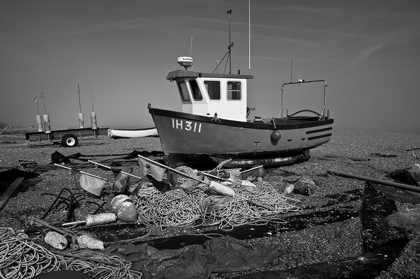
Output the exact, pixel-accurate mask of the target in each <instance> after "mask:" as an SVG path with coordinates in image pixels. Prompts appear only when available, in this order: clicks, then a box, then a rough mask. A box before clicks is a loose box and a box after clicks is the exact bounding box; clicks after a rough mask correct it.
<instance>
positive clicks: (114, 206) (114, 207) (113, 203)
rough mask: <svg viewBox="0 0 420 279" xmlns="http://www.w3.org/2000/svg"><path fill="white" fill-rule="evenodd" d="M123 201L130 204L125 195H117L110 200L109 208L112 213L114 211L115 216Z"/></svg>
mask: <svg viewBox="0 0 420 279" xmlns="http://www.w3.org/2000/svg"><path fill="white" fill-rule="evenodd" d="M125 201H130V202H132V200H131V199H130V198H129V197H128V196H127V195H118V196H115V197H114V198H113V199H112V200H111V207H112V211H114V213H115V214H117V211H118V208H119V207H120V206H121V204H122V203H123V202H125Z"/></svg>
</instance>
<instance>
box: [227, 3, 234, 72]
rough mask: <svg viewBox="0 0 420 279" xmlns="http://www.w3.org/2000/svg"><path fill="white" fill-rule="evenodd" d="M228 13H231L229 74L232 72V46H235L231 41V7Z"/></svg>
mask: <svg viewBox="0 0 420 279" xmlns="http://www.w3.org/2000/svg"><path fill="white" fill-rule="evenodd" d="M227 14H228V15H229V46H228V49H229V58H228V59H229V74H231V73H232V46H233V43H231V40H230V15H231V14H232V9H229V10H228V11H227Z"/></svg>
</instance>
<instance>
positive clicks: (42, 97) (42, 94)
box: [41, 88, 47, 114]
mask: <svg viewBox="0 0 420 279" xmlns="http://www.w3.org/2000/svg"><path fill="white" fill-rule="evenodd" d="M41 100H42V103H43V104H44V111H45V114H47V108H46V107H45V101H44V89H43V88H41Z"/></svg>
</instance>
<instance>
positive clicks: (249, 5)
mask: <svg viewBox="0 0 420 279" xmlns="http://www.w3.org/2000/svg"><path fill="white" fill-rule="evenodd" d="M248 19H249V22H248V34H249V37H248V49H249V52H248V73H249V74H251V0H249V1H248Z"/></svg>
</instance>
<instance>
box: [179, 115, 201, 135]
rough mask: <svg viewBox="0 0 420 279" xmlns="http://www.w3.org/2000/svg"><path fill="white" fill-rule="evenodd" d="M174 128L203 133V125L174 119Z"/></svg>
mask: <svg viewBox="0 0 420 279" xmlns="http://www.w3.org/2000/svg"><path fill="white" fill-rule="evenodd" d="M172 128H173V129H180V130H185V131H191V132H194V133H201V123H197V122H193V121H187V120H182V119H173V118H172Z"/></svg>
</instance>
